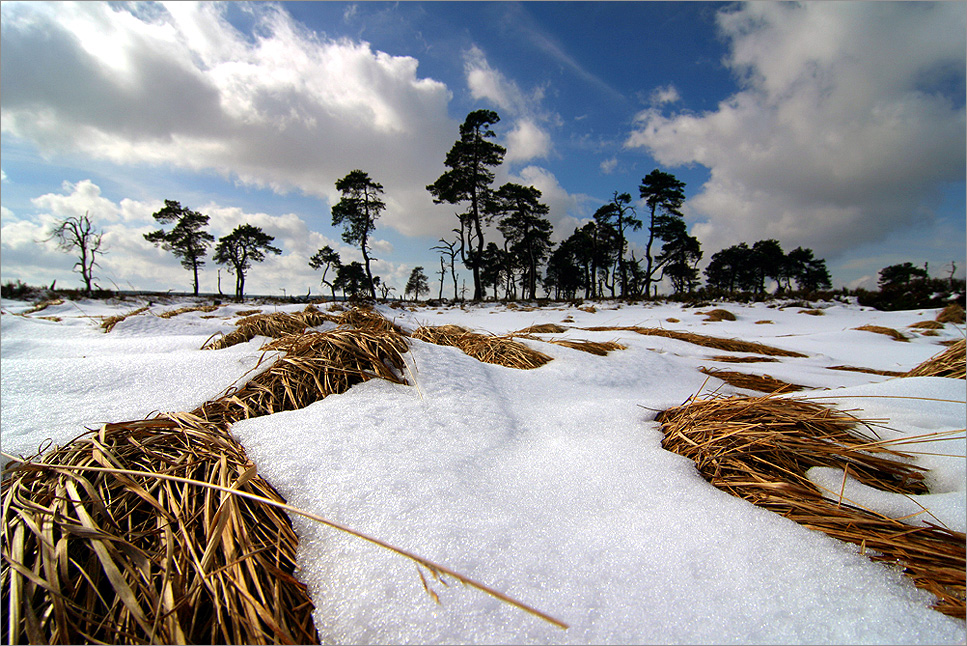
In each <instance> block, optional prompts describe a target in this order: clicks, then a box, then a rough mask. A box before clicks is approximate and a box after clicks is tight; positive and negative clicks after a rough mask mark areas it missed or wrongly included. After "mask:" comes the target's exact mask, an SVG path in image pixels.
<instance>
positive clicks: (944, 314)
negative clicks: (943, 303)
mask: <svg viewBox="0 0 967 646" xmlns="http://www.w3.org/2000/svg"><path fill="white" fill-rule="evenodd" d="M964 320H965V318H964V308H963V307H961V306H960V305H959V304H957V303H951V304H950V305H948V306H947V307H945V308H943V310H942V311H941V312H940V313H939V314H937V321H939V322H940V323H963V322H964Z"/></svg>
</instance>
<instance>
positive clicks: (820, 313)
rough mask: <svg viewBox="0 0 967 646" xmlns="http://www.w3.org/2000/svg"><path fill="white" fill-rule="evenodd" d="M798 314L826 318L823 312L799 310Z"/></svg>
mask: <svg viewBox="0 0 967 646" xmlns="http://www.w3.org/2000/svg"><path fill="white" fill-rule="evenodd" d="M798 314H809V315H810V316H826V312H825V310H813V309H809V310H799V312H798Z"/></svg>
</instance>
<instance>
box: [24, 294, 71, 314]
mask: <svg viewBox="0 0 967 646" xmlns="http://www.w3.org/2000/svg"><path fill="white" fill-rule="evenodd" d="M63 304H64V299H63V298H51V299H48V300H45V301H40V302H39V303H37V304H36V305H33V306H32V307H31V308H30V309H28V310H24V311H23V312H22V314H35V313H37V312H42V311H43V310H45V309H47V308H48V307H51V306H53V305H63Z"/></svg>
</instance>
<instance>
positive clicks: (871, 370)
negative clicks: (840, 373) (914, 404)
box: [826, 366, 906, 377]
mask: <svg viewBox="0 0 967 646" xmlns="http://www.w3.org/2000/svg"><path fill="white" fill-rule="evenodd" d="M826 369H827V370H846V371H849V372H863V373H866V374H868V375H883V376H884V377H902V376H903V375H904V374H906V373H903V372H898V371H896V370H876V369H875V368H857V367H855V366H829V367H828V368H826Z"/></svg>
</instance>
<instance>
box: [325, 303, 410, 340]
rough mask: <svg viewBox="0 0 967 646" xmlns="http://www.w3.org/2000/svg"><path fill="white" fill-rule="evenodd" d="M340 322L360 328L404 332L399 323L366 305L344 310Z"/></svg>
mask: <svg viewBox="0 0 967 646" xmlns="http://www.w3.org/2000/svg"><path fill="white" fill-rule="evenodd" d="M338 322H339V323H340V324H341V325H347V326H350V327H354V328H357V329H360V330H377V331H381V332H389V331H392V332H397V333H402V329H401V328H400V327H399V326H398V325H396V324H395V323H393V322H391V321H389V320H388V319H386V318H385V317H384V316H383V315H382V314H380V313H379V312H377V311H376V310H374V309H372V308H370V307H366V306H361V307H354V308H352V309H351V310H348V311H345V312H343V313H342V314H341V315H340V316H339V318H338Z"/></svg>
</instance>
